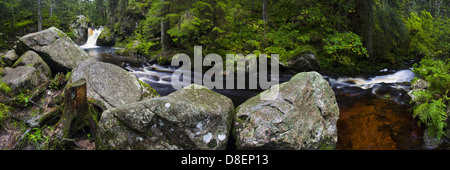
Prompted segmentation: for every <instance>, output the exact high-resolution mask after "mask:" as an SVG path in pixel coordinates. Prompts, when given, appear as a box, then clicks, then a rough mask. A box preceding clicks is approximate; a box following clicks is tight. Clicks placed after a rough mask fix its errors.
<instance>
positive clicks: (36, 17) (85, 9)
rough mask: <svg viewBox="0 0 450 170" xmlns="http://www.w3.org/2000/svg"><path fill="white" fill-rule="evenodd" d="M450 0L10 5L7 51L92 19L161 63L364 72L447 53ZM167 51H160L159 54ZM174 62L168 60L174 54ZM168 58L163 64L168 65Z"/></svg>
mask: <svg viewBox="0 0 450 170" xmlns="http://www.w3.org/2000/svg"><path fill="white" fill-rule="evenodd" d="M449 3H450V2H449V1H444V0H427V1H425V0H398V1H386V0H371V1H355V0H333V1H322V0H306V1H295V0H283V1H272V0H262V1H255V0H249V1H234V0H226V1H216V0H200V1H197V0H185V1H173V0H64V1H59V0H40V1H33V0H4V1H2V2H1V4H0V6H1V8H2V9H4V10H2V11H1V23H2V25H1V31H0V32H1V35H0V36H1V37H0V39H1V41H0V43H2V44H1V47H2V49H6V48H9V47H10V46H12V44H13V43H12V42H14V41H15V40H16V39H17V36H21V35H24V34H26V33H30V32H35V31H37V30H41V29H43V28H44V29H45V28H48V27H51V26H56V27H58V28H61V29H62V30H63V31H65V32H66V33H69V35H70V34H71V26H70V24H71V23H72V22H73V20H74V19H75V18H76V16H77V15H85V16H87V18H89V19H90V22H91V23H93V25H95V26H106V27H108V28H109V30H112V32H114V33H115V37H116V46H121V47H127V48H128V49H129V51H130V52H133V53H137V54H140V55H143V56H146V57H153V58H156V59H159V60H167V59H170V57H171V55H172V54H174V53H175V52H185V53H188V54H189V53H192V51H193V47H194V45H202V46H203V49H204V53H205V54H209V53H218V54H219V55H221V56H224V55H223V54H228V53H233V54H234V53H243V54H248V53H254V54H256V55H258V54H261V53H266V54H274V53H277V54H280V56H281V60H282V61H287V60H288V59H291V58H295V57H296V56H298V55H300V54H302V53H304V52H308V51H312V52H314V53H316V54H317V56H319V57H318V58H319V60H320V63H321V68H322V69H323V70H326V71H328V72H330V73H344V74H349V73H360V72H364V73H366V72H370V71H374V70H379V69H382V68H385V67H395V66H399V65H402V64H403V63H404V62H405V61H409V60H412V59H416V60H417V59H420V58H422V57H424V56H434V57H442V56H445V55H447V54H448V52H449V50H450V45H449V42H450V40H449V33H450V30H449V29H450V27H449V19H448V15H449V14H450V5H449ZM158 54H160V55H158ZM168 57H169V58H168ZM162 62H164V61H162Z"/></svg>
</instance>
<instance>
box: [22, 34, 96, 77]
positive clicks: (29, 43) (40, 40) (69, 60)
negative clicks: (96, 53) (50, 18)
mask: <svg viewBox="0 0 450 170" xmlns="http://www.w3.org/2000/svg"><path fill="white" fill-rule="evenodd" d="M15 50H16V52H17V54H18V55H22V54H24V53H25V52H26V51H28V50H32V51H35V52H36V53H38V54H39V56H41V57H42V59H43V60H44V61H45V62H46V63H47V64H48V65H49V66H51V69H52V72H53V73H58V72H67V71H70V70H72V69H73V68H75V67H76V66H77V62H79V61H83V60H88V59H92V57H91V56H89V55H88V54H87V53H86V52H85V51H84V50H83V49H81V48H80V47H79V46H78V45H76V44H75V43H74V42H73V41H72V40H71V39H70V38H69V37H68V36H67V35H66V34H64V32H62V31H61V30H59V29H57V28H55V27H51V28H49V29H46V30H43V31H39V32H35V33H31V34H28V35H25V36H23V37H22V38H20V39H19V43H18V44H17V47H16V49H15Z"/></svg>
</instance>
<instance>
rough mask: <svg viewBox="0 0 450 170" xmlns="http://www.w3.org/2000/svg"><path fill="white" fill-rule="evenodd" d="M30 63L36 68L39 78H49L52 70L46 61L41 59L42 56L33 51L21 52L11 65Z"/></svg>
mask: <svg viewBox="0 0 450 170" xmlns="http://www.w3.org/2000/svg"><path fill="white" fill-rule="evenodd" d="M26 65H30V66H33V67H34V68H36V69H37V70H38V72H39V78H40V79H41V80H49V79H50V78H51V76H52V71H51V70H50V67H49V66H48V65H47V63H45V62H44V60H42V58H41V57H40V56H39V55H38V54H37V53H35V52H34V51H27V52H26V53H25V54H23V55H22V56H21V57H20V58H19V59H18V60H17V61H16V62H15V63H14V65H13V67H17V66H26Z"/></svg>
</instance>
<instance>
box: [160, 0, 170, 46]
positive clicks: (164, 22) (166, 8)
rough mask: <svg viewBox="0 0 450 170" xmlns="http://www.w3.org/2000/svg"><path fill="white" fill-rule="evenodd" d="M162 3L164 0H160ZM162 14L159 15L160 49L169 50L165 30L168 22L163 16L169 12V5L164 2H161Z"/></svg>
mask: <svg viewBox="0 0 450 170" xmlns="http://www.w3.org/2000/svg"><path fill="white" fill-rule="evenodd" d="M161 1H162V2H163V3H164V1H165V0H161ZM162 11H163V13H162V16H161V49H162V50H161V51H162V52H165V51H168V50H169V48H170V47H169V44H170V43H169V37H168V34H167V30H168V29H169V28H168V27H169V22H168V21H167V19H166V18H165V17H166V15H167V14H168V13H169V6H168V5H166V4H163V7H162Z"/></svg>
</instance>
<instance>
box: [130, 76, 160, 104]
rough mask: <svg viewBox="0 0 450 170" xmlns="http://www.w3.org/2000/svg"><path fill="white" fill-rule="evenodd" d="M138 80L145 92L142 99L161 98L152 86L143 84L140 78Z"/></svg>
mask: <svg viewBox="0 0 450 170" xmlns="http://www.w3.org/2000/svg"><path fill="white" fill-rule="evenodd" d="M136 79H137V81H138V82H139V84H140V85H141V89H142V92H143V94H142V98H141V99H144V98H148V97H149V98H154V97H159V96H160V95H159V94H158V92H156V90H155V89H154V88H153V87H152V86H150V85H148V84H147V83H144V82H142V81H141V80H139V79H138V78H136Z"/></svg>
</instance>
